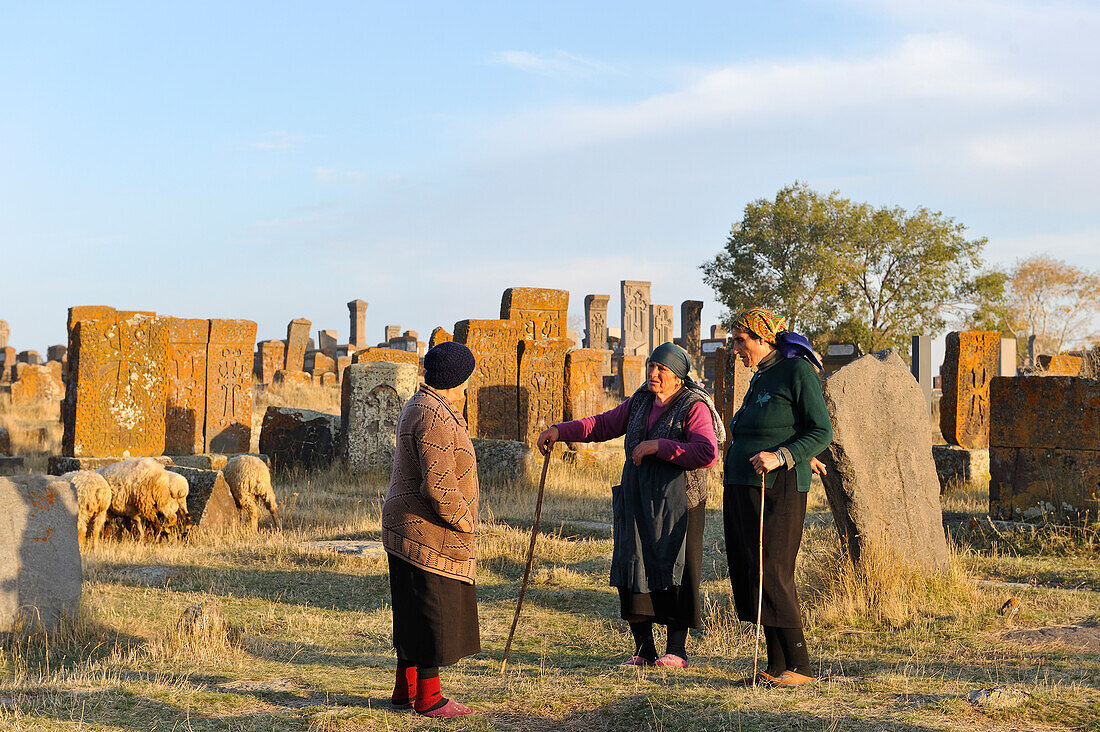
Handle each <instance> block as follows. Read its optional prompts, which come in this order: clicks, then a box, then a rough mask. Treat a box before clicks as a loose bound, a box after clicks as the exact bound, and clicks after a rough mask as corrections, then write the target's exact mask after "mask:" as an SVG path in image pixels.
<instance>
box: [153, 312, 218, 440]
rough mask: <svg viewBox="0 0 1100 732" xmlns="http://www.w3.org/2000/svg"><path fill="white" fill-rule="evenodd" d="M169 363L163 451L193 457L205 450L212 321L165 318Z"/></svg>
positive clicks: (167, 365) (166, 370)
mask: <svg viewBox="0 0 1100 732" xmlns="http://www.w3.org/2000/svg"><path fill="white" fill-rule="evenodd" d="M165 320H166V321H167V324H168V362H167V364H166V368H165V378H166V388H165V409H164V451H165V452H166V453H168V454H170V455H194V454H197V453H201V452H203V451H204V450H205V448H206V435H205V433H204V429H205V426H206V350H207V344H208V343H209V342H210V321H209V320H202V319H184V318H165Z"/></svg>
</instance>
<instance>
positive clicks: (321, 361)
mask: <svg viewBox="0 0 1100 732" xmlns="http://www.w3.org/2000/svg"><path fill="white" fill-rule="evenodd" d="M328 373H333V374H334V373H336V359H333V358H329V357H328V356H326V355H325V352H324V351H317V353H315V354H313V375H314V376H320V375H321V374H328Z"/></svg>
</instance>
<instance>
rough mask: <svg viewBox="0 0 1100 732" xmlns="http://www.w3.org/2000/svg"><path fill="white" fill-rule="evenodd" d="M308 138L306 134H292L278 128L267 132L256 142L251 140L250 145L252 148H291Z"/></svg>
mask: <svg viewBox="0 0 1100 732" xmlns="http://www.w3.org/2000/svg"><path fill="white" fill-rule="evenodd" d="M306 139H308V138H307V137H306V136H305V135H292V134H290V133H289V132H284V131H282V130H276V131H274V132H265V133H264V134H263V135H261V136H260V139H259V140H257V141H256V142H250V143H249V144H248V147H249V148H250V149H252V150H289V149H290V148H292V147H294V146H295V145H297V144H298V143H300V142H302V141H304V140H306Z"/></svg>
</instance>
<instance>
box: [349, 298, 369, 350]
mask: <svg viewBox="0 0 1100 732" xmlns="http://www.w3.org/2000/svg"><path fill="white" fill-rule="evenodd" d="M348 316H349V319H350V323H349V326H350V327H349V328H348V332H349V333H350V335H349V336H348V346H349V347H350V348H353V349H355V350H358V349H360V348H366V347H367V329H366V322H367V303H365V302H364V301H362V300H352V301H351V302H349V303H348Z"/></svg>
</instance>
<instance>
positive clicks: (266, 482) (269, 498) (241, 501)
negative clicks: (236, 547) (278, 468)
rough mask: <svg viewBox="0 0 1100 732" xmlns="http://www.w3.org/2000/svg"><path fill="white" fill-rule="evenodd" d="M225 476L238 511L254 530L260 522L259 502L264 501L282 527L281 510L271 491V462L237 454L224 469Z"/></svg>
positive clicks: (273, 519) (276, 525) (276, 524)
mask: <svg viewBox="0 0 1100 732" xmlns="http://www.w3.org/2000/svg"><path fill="white" fill-rule="evenodd" d="M222 476H223V477H224V478H225V482H226V483H228V484H229V492H230V493H232V494H233V501H234V502H235V503H236V504H237V509H238V510H240V511H241V512H242V513H244V518H245V519H247V520H248V523H249V525H250V526H251V527H252V530H253V531H256V529H257V527H258V525H259V522H260V507H259V506H258V505H256V501H257V499H258V500H260V501H263V503H264V505H266V506H267V510H268V511H270V512H271V521H272V522H273V523H274V524H275V528H276V529H278V528H280V527H279V507H278V505H277V504H276V503H275V491H273V490H272V489H271V471H270V470H268V467H267V463H265V462H264V461H263V460H261V459H260V458H258V457H256V456H255V455H237V456H235V457H232V458H230V459H229V462H227V463H226V464H225V467H224V468H222Z"/></svg>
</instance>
